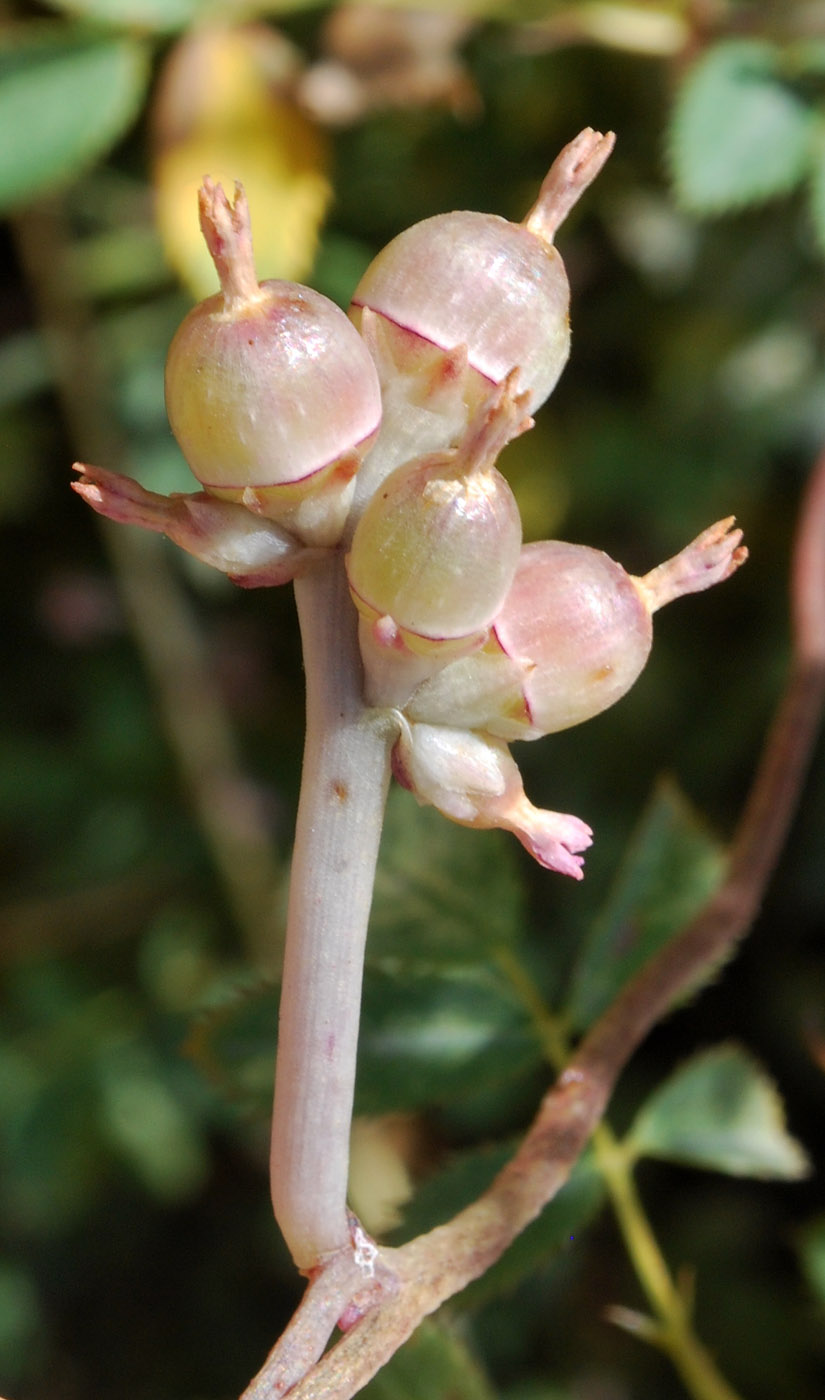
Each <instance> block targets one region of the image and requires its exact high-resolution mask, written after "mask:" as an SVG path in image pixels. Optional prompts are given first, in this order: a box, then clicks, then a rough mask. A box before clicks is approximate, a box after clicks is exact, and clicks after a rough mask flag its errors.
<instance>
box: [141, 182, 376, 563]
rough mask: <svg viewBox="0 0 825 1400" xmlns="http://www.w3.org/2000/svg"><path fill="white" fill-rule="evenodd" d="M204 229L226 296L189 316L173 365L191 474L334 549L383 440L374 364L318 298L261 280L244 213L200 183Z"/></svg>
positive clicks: (172, 386) (170, 382)
mask: <svg viewBox="0 0 825 1400" xmlns="http://www.w3.org/2000/svg"><path fill="white" fill-rule="evenodd" d="M200 209H201V227H202V229H203V233H204V236H205V238H206V241H207V244H208V246H209V250H210V252H211V254H212V257H213V259H214V261H215V265H216V267H217V270H218V274H219V277H220V281H221V291H220V292H218V293H217V294H216V295H215V296H213V297H209V298H208V299H207V300H206V301H204V302H201V303H200V305H199V306H196V307H195V308H194V310H192V311H191V312H190V313H189V315H188V316H187V317H186V319H185V320H184V321H183V323H182V325H181V326H180V328H179V329H178V331H177V334H176V335H175V338H174V340H173V341H172V344H171V347H170V349H169V356H168V359H167V363H166V405H167V411H168V414H169V421H170V424H171V427H172V431H173V433H174V435H175V437H176V438H177V440H178V443H179V444H180V447H181V450H182V452H183V454H184V456H185V457H186V460H187V462H188V463H189V466H190V467H191V469H192V471H193V472H194V474H195V476H196V477H197V478H198V480H199V481H200V482H201V483H202V485H203V486H204V487H205V489H206V490H207V491H208V492H209V493H210V494H211V495H213V496H217V497H220V498H222V499H225V500H231V501H237V502H239V503H241V504H242V505H245V506H247V507H248V508H249V509H251V510H252V511H254V512H256V513H258V514H261V515H264V516H266V517H268V518H270V519H273V520H276V521H278V522H279V523H280V524H282V525H284V526H285V527H286V528H287V529H289V530H290V531H291V532H292V533H294V534H296V535H297V536H299V537H300V538H301V539H302V540H303V541H304V542H306V543H308V544H316V545H328V544H334V543H335V542H336V540H337V539H338V538H339V536H340V533H341V530H342V528H343V523H344V520H345V517H346V513H347V510H348V508H349V503H350V501H351V498H352V494H353V490H354V475H355V473H356V471H357V470H358V467H359V465H360V463H361V460H362V458H363V456H364V454H365V453H366V451H367V449H368V448H369V446H370V444H371V443H372V441H373V438H374V437H375V434H376V433H377V430H378V426H379V423H380V419H381V395H380V388H379V385H378V378H377V375H376V371H375V367H374V364H373V361H372V358H371V356H370V354H369V351H368V350H367V348H366V346H365V345H364V342H363V341H362V339H361V337H360V336H359V335H358V333H357V332H356V331H355V329H354V328H353V326H352V324H351V322H350V321H349V320H348V319H347V317H346V316H345V315H344V313H343V312H342V311H341V310H340V309H339V308H338V307H337V306H335V305H334V303H333V302H331V301H329V300H328V299H327V298H326V297H323V296H321V295H320V293H318V292H314V291H311V290H310V289H309V288H307V287H299V286H297V285H295V284H293V283H290V282H278V281H272V282H263V283H261V284H260V285H259V284H258V282H257V279H256V276H255V269H254V263H253V259H252V242H251V232H250V227H249V213H248V208H247V204H246V200H245V197H244V194H243V191H242V190H241V188H240V186H237V187H236V194H235V204H234V208H233V207H232V206H231V205H230V204H229V202H228V200H227V198H226V196H225V195H224V193H223V190H222V189H221V188H220V186H214V185H213V184H212V182H211V181H209V180H207V181H205V182H204V186H203V188H202V190H201V194H200Z"/></svg>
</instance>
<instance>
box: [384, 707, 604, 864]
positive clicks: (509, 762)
mask: <svg viewBox="0 0 825 1400" xmlns="http://www.w3.org/2000/svg"><path fill="white" fill-rule="evenodd" d="M397 718H398V721H399V724H400V728H401V732H400V736H399V739H398V742H397V744H396V746H395V749H394V750H393V772H394V774H395V776H396V778H397V779H398V781H399V782H400V783H401V784H402V786H403V787H406V788H409V790H410V791H411V792H413V793H414V794H415V796H416V797H417V798H418V800H419V802H422V803H429V804H430V805H431V806H433V807H436V808H437V809H438V810H439V811H440V812H443V814H444V816H446V817H449V818H450V819H451V820H452V821H454V822H458V823H459V824H460V825H461V826H472V827H481V828H489V827H501V828H502V829H503V830H505V831H512V832H513V834H514V835H515V836H517V837H518V839H519V841H520V842H521V843H522V845H523V846H524V847H525V849H526V850H528V851H529V852H530V854H531V855H532V856H533V857H534V858H535V859H536V860H537V861H538V862H539V864H540V865H543V866H545V868H546V869H548V870H558V871H559V872H560V873H561V874H563V875H570V876H572V877H573V879H574V880H580V879H581V878H582V865H583V864H584V862H583V860H582V857H581V856H580V855H578V854H577V852H579V851H584V850H586V849H587V847H588V846H589V845H590V844H591V842H592V839H593V833H592V831H591V830H590V827H589V826H587V825H586V824H585V823H584V822H583V821H580V820H579V818H578V817H573V816H568V815H565V814H562V813H560V812H547V811H544V810H542V809H541V808H538V807H534V806H533V804H532V803H531V802H530V801H529V800H528V798H527V797H526V795H525V792H524V787H523V785H522V781H521V774H520V773H519V770H518V768H517V766H516V764H515V762H514V760H513V758H512V757H511V755H510V752H509V750H508V748H507V745H506V744H504V743H502V742H501V741H500V740H497V739H493V738H491V737H490V736H489V735H486V734H474V733H470V732H469V731H468V730H464V729H456V728H452V727H450V726H448V725H440V724H439V725H433V724H409V723H408V722H407V720H406V719H405V718H404V716H403V715H401V714H398V715H397Z"/></svg>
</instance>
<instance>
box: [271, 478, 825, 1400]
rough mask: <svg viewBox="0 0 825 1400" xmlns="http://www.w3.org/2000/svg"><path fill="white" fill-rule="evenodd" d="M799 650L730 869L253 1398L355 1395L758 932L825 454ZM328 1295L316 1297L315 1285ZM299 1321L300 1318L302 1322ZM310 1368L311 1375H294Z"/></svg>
mask: <svg viewBox="0 0 825 1400" xmlns="http://www.w3.org/2000/svg"><path fill="white" fill-rule="evenodd" d="M792 594H793V618H794V655H793V660H792V663H791V671H790V675H789V679H788V683H787V686H786V689H785V693H784V696H783V698H782V700H781V702H780V705H779V707H778V711H777V715H776V719H775V721H774V723H773V725H772V727H771V729H770V731H769V734H768V737H767V740H766V743H765V747H764V751H763V755H762V758H761V761H760V764H759V767H758V769H757V773H756V776H755V779H754V782H753V785H752V788H751V791H750V794H749V797H748V800H747V802H746V804H745V807H744V810H743V813H742V817H741V819H740V822H739V823H738V826H737V830H736V833H735V836H734V840H733V844H732V848H731V858H730V864H729V869H728V875H727V878H726V879H725V881H724V883H723V884H722V886H721V887H720V889H719V890H718V892H717V893H716V894H715V895H714V896H713V897H712V898H711V899H710V901H709V902H708V904H707V905H706V906H705V908H704V909H703V910H702V912H701V913H700V914H699V915H698V916H697V917H696V918H695V919H693V920H692V922H691V923H690V924H688V925H687V927H686V928H685V929H684V930H683V931H682V933H681V934H679V936H678V937H677V938H675V939H674V940H673V941H672V942H671V943H670V944H668V946H667V947H665V948H664V949H663V950H662V951H661V952H659V953H658V954H657V955H656V956H655V957H653V958H652V959H651V960H650V962H649V963H647V964H646V965H645V967H644V968H643V969H642V970H641V972H640V973H639V974H638V975H637V976H636V977H635V978H634V979H633V980H632V981H631V982H630V983H628V984H627V986H625V987H624V988H623V989H622V991H621V992H620V993H619V995H618V996H617V997H616V999H615V1001H614V1002H613V1004H612V1005H611V1006H610V1007H609V1008H608V1010H607V1011H606V1012H605V1014H604V1015H603V1016H602V1017H601V1018H600V1020H599V1021H598V1022H597V1023H596V1024H595V1026H594V1027H593V1028H592V1030H591V1031H590V1032H589V1034H588V1035H587V1036H586V1037H585V1039H584V1040H583V1041H582V1043H581V1045H580V1046H579V1048H578V1050H577V1051H576V1053H575V1054H574V1056H573V1058H572V1060H571V1061H570V1062H569V1063H568V1065H567V1067H566V1069H565V1070H564V1071H563V1072H562V1074H561V1075H560V1076H559V1079H558V1081H557V1082H556V1084H555V1086H554V1087H553V1088H552V1089H551V1090H550V1092H549V1093H548V1094H547V1095H546V1096H545V1098H544V1100H543V1102H542V1105H541V1108H540V1110H539V1113H538V1115H537V1117H536V1119H535V1122H534V1123H533V1126H532V1127H531V1129H530V1131H529V1132H528V1134H527V1136H526V1138H525V1139H524V1142H523V1143H522V1145H521V1147H520V1149H519V1151H518V1152H517V1153H516V1155H515V1157H514V1158H513V1159H512V1161H510V1162H509V1163H508V1165H507V1166H506V1167H505V1168H504V1170H503V1171H502V1172H501V1173H500V1174H499V1176H498V1177H497V1178H496V1180H495V1181H494V1182H493V1184H492V1186H491V1187H490V1189H489V1190H488V1191H487V1192H485V1194H484V1195H483V1196H481V1197H480V1198H479V1200H477V1201H476V1202H474V1204H473V1205H471V1206H469V1207H468V1208H467V1209H466V1210H464V1211H462V1212H461V1213H460V1214H459V1215H457V1216H456V1217H455V1218H454V1219H453V1220H451V1221H450V1222H449V1223H448V1224H446V1225H442V1226H439V1227H438V1228H437V1229H435V1230H432V1231H430V1232H429V1233H428V1234H426V1235H421V1236H419V1237H418V1238H417V1239H415V1240H412V1241H410V1243H409V1244H406V1245H404V1246H403V1247H402V1248H401V1249H397V1250H382V1251H381V1256H380V1258H381V1261H382V1263H383V1264H384V1265H385V1266H387V1267H388V1268H389V1269H390V1270H391V1271H392V1272H393V1273H394V1274H395V1275H396V1277H397V1278H398V1280H399V1283H400V1287H399V1289H398V1291H397V1293H396V1294H395V1295H394V1296H389V1297H383V1296H379V1299H378V1302H377V1303H376V1305H375V1306H374V1307H373V1308H372V1310H371V1311H368V1312H366V1314H365V1315H364V1316H363V1317H362V1318H361V1320H360V1321H359V1322H358V1324H357V1325H356V1326H355V1327H353V1328H352V1329H351V1330H350V1331H349V1332H347V1333H346V1334H345V1335H344V1336H343V1337H342V1338H341V1340H340V1341H339V1342H338V1343H337V1345H336V1346H335V1347H333V1348H332V1349H331V1350H330V1351H329V1352H327V1353H326V1355H324V1356H323V1357H322V1358H321V1359H320V1360H319V1361H316V1359H315V1358H316V1357H317V1356H318V1353H319V1345H318V1337H319V1328H318V1327H317V1326H316V1327H315V1328H314V1329H313V1328H312V1327H311V1324H310V1320H309V1318H308V1317H307V1315H306V1314H307V1313H308V1312H309V1313H311V1312H312V1310H313V1309H314V1308H315V1296H316V1291H318V1290H320V1281H319V1280H316V1281H315V1283H314V1284H313V1285H311V1288H310V1292H309V1293H308V1295H307V1298H306V1300H305V1308H304V1309H303V1315H301V1313H300V1312H299V1315H298V1316H301V1328H309V1330H310V1331H312V1332H313V1354H312V1355H309V1354H305V1355H304V1356H303V1358H302V1357H301V1354H300V1352H301V1338H300V1336H299V1335H298V1329H297V1328H296V1327H295V1324H293V1326H292V1327H291V1328H289V1329H288V1330H287V1333H286V1334H285V1337H284V1339H283V1341H282V1342H281V1343H279V1344H277V1345H276V1347H275V1348H274V1349H273V1351H272V1352H271V1353H270V1356H269V1357H268V1359H267V1361H266V1363H265V1364H264V1366H263V1368H262V1369H261V1371H260V1372H259V1374H258V1376H257V1377H256V1378H255V1380H254V1381H253V1382H252V1384H251V1385H250V1387H249V1388H248V1389H247V1390H246V1391H245V1392H244V1397H243V1400H275V1397H277V1396H280V1395H283V1394H284V1393H285V1391H287V1390H289V1391H290V1395H291V1397H292V1400H349V1397H350V1396H352V1395H354V1394H355V1393H356V1392H357V1391H358V1390H360V1389H361V1387H362V1386H364V1385H365V1384H366V1383H367V1381H368V1380H369V1379H370V1378H371V1377H372V1376H373V1375H375V1373H376V1372H377V1371H378V1370H379V1369H380V1368H381V1366H383V1365H384V1364H385V1363H386V1362H387V1361H388V1360H389V1359H390V1357H391V1356H392V1355H393V1354H394V1353H395V1352H396V1351H397V1350H398V1348H399V1347H400V1346H401V1345H402V1343H403V1342H404V1341H405V1340H406V1339H407V1338H408V1337H409V1336H410V1335H411V1333H412V1332H413V1331H414V1330H415V1328H416V1327H417V1326H418V1324H419V1322H421V1321H422V1319H423V1318H424V1317H426V1316H427V1315H428V1314H429V1313H431V1312H433V1311H434V1310H435V1309H436V1308H437V1307H439V1306H440V1304H441V1303H443V1302H444V1301H445V1300H446V1299H447V1298H449V1297H451V1296H452V1295H453V1294H455V1293H457V1292H459V1291H460V1290H461V1289H462V1288H464V1287H465V1285H466V1284H468V1283H469V1282H470V1281H471V1280H472V1279H474V1278H477V1277H478V1276H479V1275H480V1274H482V1273H483V1272H484V1271H485V1270H486V1269H487V1268H489V1267H490V1265H491V1264H493V1263H494V1262H495V1260H496V1259H498V1258H499V1256H500V1255H501V1254H502V1253H503V1252H504V1250H505V1249H506V1248H507V1246H508V1245H509V1244H510V1243H511V1242H512V1240H513V1239H514V1238H515V1237H516V1236H517V1235H518V1234H519V1233H520V1232H521V1231H522V1230H523V1229H524V1228H525V1227H526V1226H527V1225H528V1224H529V1223H530V1221H531V1220H533V1219H534V1218H535V1216H536V1215H537V1214H538V1213H539V1212H540V1211H541V1210H542V1208H543V1207H544V1206H545V1205H546V1204H547V1202H548V1201H550V1200H551V1199H552V1197H553V1196H554V1195H555V1194H556V1193H557V1191H558V1190H559V1189H560V1187H561V1186H563V1184H564V1182H565V1181H566V1180H567V1177H568V1176H569V1174H570V1171H571V1169H572V1167H573V1165H574V1163H575V1162H576V1160H577V1158H578V1157H579V1155H580V1153H581V1151H582V1149H583V1148H584V1146H585V1144H586V1143H587V1141H588V1139H589V1137H590V1135H591V1133H592V1132H593V1130H594V1128H595V1127H596V1125H597V1124H598V1122H599V1120H600V1119H601V1117H602V1115H603V1113H604V1110H605V1108H606V1106H607V1102H608V1100H609V1097H610V1094H611V1092H612V1089H613V1087H614V1085H615V1083H616V1080H617V1079H618V1076H619V1074H620V1073H621V1071H622V1069H623V1068H624V1066H625V1065H626V1063H627V1061H628V1060H629V1058H630V1056H631V1055H632V1054H633V1052H634V1050H635V1049H636V1047H637V1046H638V1045H639V1043H640V1041H641V1040H642V1039H643V1038H644V1036H645V1035H646V1034H647V1032H648V1031H649V1030H650V1029H651V1027H652V1026H653V1025H655V1024H656V1022H657V1021H658V1020H659V1019H660V1018H661V1017H662V1016H663V1015H664V1014H665V1013H666V1012H667V1010H668V1008H669V1007H670V1006H672V1005H673V1003H674V1001H676V1000H677V999H678V998H679V996H680V995H681V994H683V993H684V991H685V989H686V988H689V987H690V986H691V985H692V984H694V983H695V982H696V981H697V979H698V978H699V976H700V975H701V973H702V972H703V971H704V970H705V969H707V967H708V966H712V965H714V964H715V963H717V962H718V961H719V960H721V959H723V958H724V957H725V956H726V955H728V954H730V952H731V951H732V950H733V949H734V948H735V946H736V944H737V942H738V941H739V939H740V938H741V937H742V936H743V935H744V934H745V932H746V931H747V929H748V927H749V926H750V924H751V922H752V920H753V918H754V916H755V914H756V912H757V909H758V906H759V903H760V900H761V898H762V895H763V892H764V889H765V886H766V884H767V882H768V880H769V878H770V875H771V873H772V871H773V869H774V866H775V864H776V861H777V859H778V856H779V852H780V850H781V846H782V843H783V841H784V839H785V836H786V834H787V830H788V827H789V825H790V822H791V819H792V816H793V812H794V809H795V806H796V802H797V800H798V797H799V793H800V790H801V786H802V782H803V779H804V775H805V771H806V768H807V764H808V761H809V758H810V754H811V751H812V748H813V744H814V741H815V739H816V734H817V730H818V726H819V722H820V717H821V712H822V707H823V701H825V453H823V455H822V456H821V457H820V459H819V461H818V463H817V465H816V467H815V470H814V473H813V476H812V479H811V484H810V486H809V489H808V492H807V494H806V498H805V501H804V503H803V507H802V512H801V520H800V525H799V529H798V533H797V541H796V546H795V551H794V563H793V570H792ZM330 1282H332V1297H330V1296H329V1294H328V1293H326V1292H325V1293H324V1296H323V1306H322V1308H320V1307H319V1310H318V1312H317V1313H316V1320H317V1321H318V1322H321V1321H322V1319H321V1312H323V1322H322V1326H327V1325H329V1320H330V1318H331V1317H332V1316H333V1314H335V1313H336V1312H337V1313H338V1314H339V1315H340V1313H341V1312H343V1311H344V1308H345V1305H346V1304H347V1303H348V1302H349V1298H348V1295H347V1287H348V1281H347V1279H346V1278H344V1277H342V1278H340V1279H338V1278H337V1277H336V1278H335V1280H334V1281H333V1280H330ZM318 1297H319V1298H320V1292H318ZM296 1322H297V1317H296ZM302 1367H303V1370H304V1372H305V1374H303V1378H302V1379H300V1380H297V1383H296V1378H297V1376H298V1375H300V1374H301V1371H302Z"/></svg>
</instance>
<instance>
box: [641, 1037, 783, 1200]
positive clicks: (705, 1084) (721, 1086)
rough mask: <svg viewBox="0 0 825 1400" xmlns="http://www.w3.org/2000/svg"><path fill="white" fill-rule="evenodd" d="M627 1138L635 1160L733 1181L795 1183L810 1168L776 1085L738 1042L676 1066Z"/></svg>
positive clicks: (646, 1106) (648, 1103)
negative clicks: (652, 1159)
mask: <svg viewBox="0 0 825 1400" xmlns="http://www.w3.org/2000/svg"><path fill="white" fill-rule="evenodd" d="M627 1141H628V1144H629V1145H630V1147H631V1148H632V1150H633V1152H634V1153H635V1155H636V1156H639V1157H660V1158H664V1159H665V1160H667V1161H672V1162H682V1163H685V1164H687V1165H688V1166H693V1167H704V1168H706V1169H708V1170H710V1171H721V1172H727V1173H728V1174H729V1175H730V1176H753V1177H760V1178H764V1179H771V1178H776V1179H778V1180H782V1181H796V1180H798V1179H799V1178H800V1177H802V1176H805V1175H806V1173H807V1171H808V1160H807V1157H806V1155H805V1152H804V1150H803V1148H802V1147H801V1146H800V1145H799V1143H798V1142H797V1141H796V1140H795V1139H794V1138H792V1137H791V1136H790V1134H789V1133H788V1131H787V1129H786V1127H785V1121H784V1113H783V1109H782V1100H781V1099H780V1097H779V1094H778V1092H777V1090H776V1087H775V1085H774V1084H773V1082H772V1081H771V1080H770V1079H769V1077H768V1076H767V1074H766V1073H765V1071H764V1070H763V1069H762V1068H761V1066H759V1065H758V1064H757V1063H756V1062H755V1061H754V1060H753V1059H752V1058H751V1057H750V1055H748V1054H747V1053H746V1051H744V1050H742V1049H741V1048H740V1047H739V1046H736V1045H720V1046H716V1047H714V1048H713V1049H712V1050H706V1051H704V1052H703V1053H701V1054H699V1055H695V1056H693V1057H692V1058H691V1059H690V1060H688V1061H687V1062H686V1063H685V1064H684V1065H682V1066H681V1067H680V1068H679V1069H677V1070H676V1072H675V1073H674V1074H672V1075H671V1076H670V1078H669V1079H667V1080H666V1081H665V1083H664V1084H663V1085H662V1086H661V1087H660V1088H659V1089H657V1090H656V1091H655V1092H654V1093H653V1094H652V1095H651V1096H650V1098H649V1099H648V1100H647V1103H646V1104H645V1105H644V1107H643V1108H642V1109H641V1111H640V1112H639V1113H638V1115H637V1117H636V1120H635V1122H634V1123H633V1126H632V1128H631V1130H630V1133H629V1135H628V1139H627Z"/></svg>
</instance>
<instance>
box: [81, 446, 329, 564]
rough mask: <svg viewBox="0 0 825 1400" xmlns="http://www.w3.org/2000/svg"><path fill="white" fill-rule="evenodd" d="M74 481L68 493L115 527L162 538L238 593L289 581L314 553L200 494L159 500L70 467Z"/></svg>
mask: <svg viewBox="0 0 825 1400" xmlns="http://www.w3.org/2000/svg"><path fill="white" fill-rule="evenodd" d="M74 469H75V471H77V472H79V473H80V475H81V480H80V481H73V482H72V488H73V490H75V491H76V492H77V493H78V495H79V496H82V497H83V499H84V500H85V501H86V502H87V503H88V504H89V505H90V506H91V507H92V509H93V510H96V511H97V513H98V515H103V516H106V517H107V519H109V520H115V521H117V522H118V523H119V524H124V525H139V526H140V527H141V528H142V529H144V530H153V531H155V532H156V533H157V534H160V535H166V536H167V538H168V539H170V540H173V541H174V543H175V544H177V545H180V547H181V549H184V550H186V552H187V553H188V554H193V555H194V556H195V558H196V559H200V560H201V561H202V562H203V563H204V564H209V565H210V566H211V567H212V568H213V569H219V570H220V571H221V573H224V574H228V575H229V577H230V578H231V579H232V582H233V583H237V584H239V585H240V586H241V587H242V588H269V587H272V586H273V585H275V584H279V583H288V582H289V581H290V580H291V579H293V578H295V577H296V575H297V574H298V573H300V572H301V570H302V569H304V568H305V567H306V565H307V564H308V563H310V562H311V561H312V559H314V558H316V557H317V555H318V553H319V551H318V550H317V549H308V548H307V547H306V546H305V545H302V544H301V543H300V542H299V541H298V540H296V539H295V538H294V537H293V536H292V535H289V534H287V532H286V531H285V530H282V529H281V528H280V527H279V526H278V525H275V524H273V522H272V521H271V520H263V519H258V518H256V517H255V516H254V515H252V514H250V512H249V511H248V510H246V509H244V507H243V506H239V505H233V504H230V503H229V502H228V501H218V500H216V499H215V498H214V497H212V496H209V495H207V494H206V492H202V491H199V492H197V493H196V494H194V495H191V496H190V495H183V494H175V495H172V496H162V495H160V494H159V493H158V492H156V491H147V490H146V489H145V488H144V487H143V486H141V485H139V483H138V482H137V481H133V480H132V478H131V477H128V476H121V475H120V473H119V472H110V471H106V470H105V469H104V468H103V467H91V466H87V465H86V464H85V463H83V462H75V464H74Z"/></svg>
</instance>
